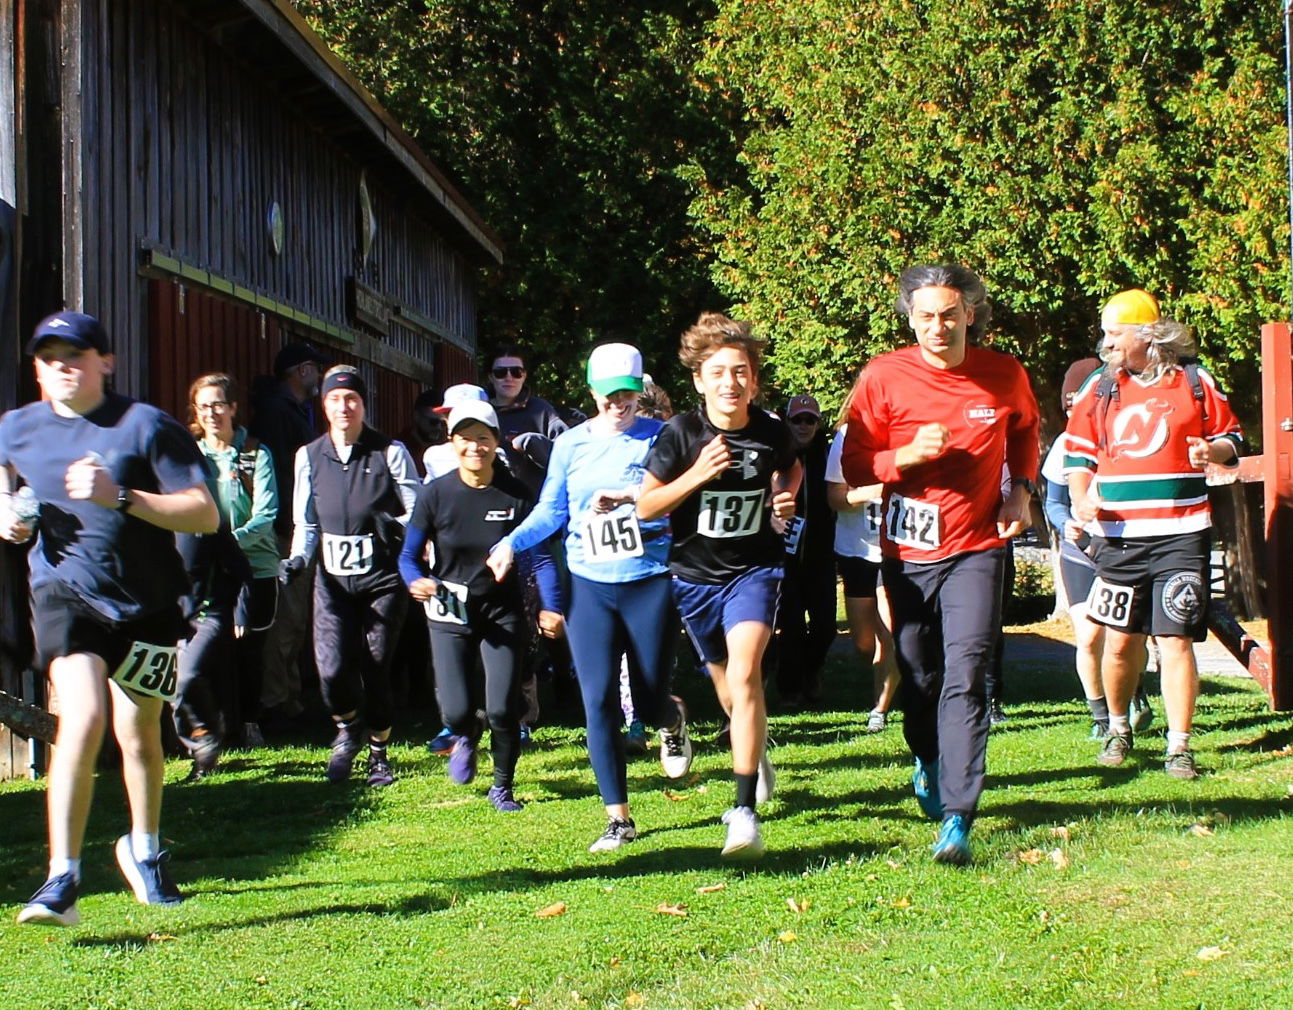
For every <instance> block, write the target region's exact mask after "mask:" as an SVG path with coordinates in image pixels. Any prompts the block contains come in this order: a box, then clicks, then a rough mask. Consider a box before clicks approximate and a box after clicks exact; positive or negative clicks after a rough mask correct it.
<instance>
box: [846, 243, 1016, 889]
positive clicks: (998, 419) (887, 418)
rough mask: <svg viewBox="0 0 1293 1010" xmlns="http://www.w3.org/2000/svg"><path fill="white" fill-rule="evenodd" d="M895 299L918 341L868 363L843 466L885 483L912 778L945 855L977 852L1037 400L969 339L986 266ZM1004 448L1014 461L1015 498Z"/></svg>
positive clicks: (983, 310)
mask: <svg viewBox="0 0 1293 1010" xmlns="http://www.w3.org/2000/svg"><path fill="white" fill-rule="evenodd" d="M896 308H897V310H898V312H899V314H901V315H903V316H905V317H906V318H907V322H908V324H909V325H910V326H911V328H912V330H913V331H914V332H915V335H916V346H914V347H906V348H902V349H900V350H896V351H890V352H889V353H887V354H881V355H879V356H878V357H875V358H872V359H871V361H870V363H869V364H868V365H867V366H866V368H864V369H863V370H862V374H861V376H860V377H859V379H858V383H857V386H856V387H855V388H854V394H853V398H852V402H851V405H850V407H849V420H848V435H847V437H846V438H845V442H844V453H843V457H842V464H843V476H844V479H845V481H846V482H847V483H848V484H850V485H852V486H854V487H865V486H867V485H871V484H877V483H882V484H884V486H885V495H884V502H883V509H882V514H883V516H884V525H883V528H882V534H881V535H882V540H881V549H882V550H883V552H884V564H883V574H884V584H885V588H886V589H887V590H888V592H889V601H890V604H891V606H892V609H893V621H894V627H893V637H894V643H895V645H896V647H897V652H898V667H899V669H900V670H901V671H902V676H903V688H902V700H903V727H902V728H903V733H904V735H905V736H906V738H907V744H908V746H909V747H911V750H912V753H913V754H914V755H915V758H916V767H915V771H914V772H913V775H912V783H913V785H914V787H915V791H916V797H917V799H918V800H919V801H920V805H921V808H922V809H923V810H924V811H925V813H926V814H928V815H929V816H930V817H933V818H934V819H936V820H940V821H941V822H942V828H941V830H940V831H939V835H938V840H937V841H936V842H935V843H934V847H933V856H934V859H935V860H936V861H938V862H942V863H953V864H964V863H968V862H969V861H970V828H971V826H972V824H973V822H974V815H975V811H976V810H977V808H978V802H979V794H980V793H981V792H982V791H983V781H984V769H985V758H986V752H987V743H988V717H987V703H986V698H985V680H986V676H987V669H988V666H989V664H990V663H991V662H992V650H993V647H994V645H995V644H996V640H997V636H998V634H999V633H1000V617H1001V585H1002V566H1003V564H1004V561H1005V548H1004V547H1003V541H1004V539H1005V538H1007V537H1011V536H1014V535H1016V534H1017V533H1019V532H1021V531H1022V530H1023V529H1024V527H1025V526H1026V524H1027V522H1028V500H1029V497H1030V494H1031V487H1032V481H1031V477H1030V475H1035V474H1036V473H1037V455H1038V453H1037V428H1038V415H1037V402H1036V401H1035V400H1034V399H1033V394H1032V390H1031V389H1030V388H1029V385H1028V376H1027V375H1026V374H1025V373H1024V370H1023V368H1022V366H1020V364H1019V362H1018V361H1016V360H1015V359H1014V358H1012V357H1010V356H1009V355H1006V354H1002V353H1000V352H998V351H992V350H987V349H986V348H983V347H978V346H975V345H974V344H972V343H970V342H969V338H970V336H971V335H973V336H974V337H976V338H977V337H978V336H980V335H981V334H982V332H983V330H984V328H985V327H986V326H987V323H988V319H989V318H990V316H991V311H992V310H991V305H990V304H989V302H988V300H987V292H986V291H985V290H984V287H983V282H982V281H980V280H979V278H978V276H977V275H975V274H974V273H973V272H972V271H970V270H967V269H966V268H965V267H962V266H958V265H955V264H940V265H934V266H916V267H911V268H909V269H907V270H905V271H903V273H902V276H901V277H900V278H899V279H898V301H897V306H896ZM1003 460H1004V461H1005V462H1006V463H1007V464H1008V465H1009V467H1010V472H1011V473H1012V474H1014V475H1016V476H1015V478H1014V480H1013V481H1012V489H1011V491H1010V494H1009V497H1008V498H1007V499H1006V501H1005V502H1004V503H1003V502H1002V500H1001V464H1002V461H1003Z"/></svg>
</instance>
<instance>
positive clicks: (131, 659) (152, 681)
mask: <svg viewBox="0 0 1293 1010" xmlns="http://www.w3.org/2000/svg"><path fill="white" fill-rule="evenodd" d="M177 674H178V662H177V660H176V650H175V646H173V645H153V644H151V643H149V642H131V643H130V651H129V652H127V653H126V658H125V659H124V660H122V663H121V665H120V666H118V667H117V668H116V669H115V670H113V671H112V679H113V680H115V681H116V682H117V683H118V684H120V685H121V686H122V687H125V688H129V689H130V690H131V691H134V692H135V693H136V694H146V695H148V696H149V697H150V698H161V699H162V701H174V700H175V695H176V681H177Z"/></svg>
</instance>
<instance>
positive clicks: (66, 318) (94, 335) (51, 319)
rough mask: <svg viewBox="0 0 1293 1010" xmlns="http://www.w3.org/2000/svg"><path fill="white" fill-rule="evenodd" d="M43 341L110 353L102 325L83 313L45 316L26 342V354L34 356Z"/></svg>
mask: <svg viewBox="0 0 1293 1010" xmlns="http://www.w3.org/2000/svg"><path fill="white" fill-rule="evenodd" d="M45 340H66V341H67V342H68V343H69V344H71V345H72V346H73V347H79V348H81V349H82V350H94V351H98V352H99V353H100V354H111V353H112V344H111V343H110V342H109V341H108V333H107V331H106V330H105V329H104V328H103V324H102V323H100V322H99V321H98V320H97V319H95V318H94V316H87V315H86V314H85V313H84V312H55V313H54V314H53V315H52V316H46V317H45V318H44V319H42V320H41V321H40V322H39V323H37V324H36V329H35V330H33V331H32V334H31V339H30V340H28V341H27V353H28V354H35V353H36V348H37V347H39V346H40V345H41V342H42V341H45Z"/></svg>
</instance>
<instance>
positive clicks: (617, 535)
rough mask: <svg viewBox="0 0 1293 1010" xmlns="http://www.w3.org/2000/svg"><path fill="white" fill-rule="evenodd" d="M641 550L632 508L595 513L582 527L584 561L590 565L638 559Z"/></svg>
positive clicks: (638, 530)
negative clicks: (624, 510) (622, 510)
mask: <svg viewBox="0 0 1293 1010" xmlns="http://www.w3.org/2000/svg"><path fill="white" fill-rule="evenodd" d="M643 551H644V548H643V546H642V528H641V527H640V526H638V517H637V513H636V512H634V511H633V510H632V509H629V510H628V511H626V512H605V513H602V514H600V515H595V516H593V517H592V518H591V519H589V520H588V525H587V526H585V527H584V560H586V561H588V562H589V563H591V564H605V563H606V562H608V561H619V560H621V559H623V558H640V557H641V556H642V554H643Z"/></svg>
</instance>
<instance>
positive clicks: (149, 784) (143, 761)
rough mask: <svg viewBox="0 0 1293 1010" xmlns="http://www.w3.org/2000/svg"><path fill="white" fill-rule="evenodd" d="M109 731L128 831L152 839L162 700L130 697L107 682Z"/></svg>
mask: <svg viewBox="0 0 1293 1010" xmlns="http://www.w3.org/2000/svg"><path fill="white" fill-rule="evenodd" d="M108 689H109V691H110V693H111V695H112V731H113V733H114V734H115V735H116V737H117V743H118V745H119V746H120V747H121V777H122V779H123V780H124V781H125V783H126V801H127V802H128V803H129V804H130V830H131V832H132V833H134V834H149V835H155V834H157V833H158V830H159V826H160V823H161V818H162V774H163V771H164V767H165V761H164V758H163V755H162V700H161V699H160V698H145V697H140V696H137V695H133V694H131V693H130V692H129V691H127V690H125V688H123V687H121V686H120V685H118V684H117V683H116V682H115V681H109V688H108Z"/></svg>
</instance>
